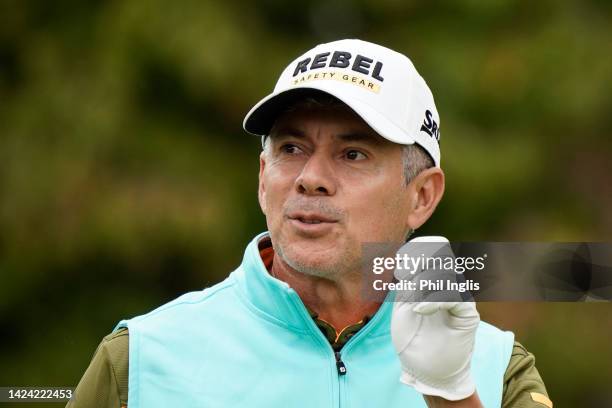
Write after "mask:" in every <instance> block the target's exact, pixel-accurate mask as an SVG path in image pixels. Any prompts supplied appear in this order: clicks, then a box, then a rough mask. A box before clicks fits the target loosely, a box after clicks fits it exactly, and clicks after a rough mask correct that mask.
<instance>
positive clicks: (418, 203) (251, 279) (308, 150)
mask: <svg viewBox="0 0 612 408" xmlns="http://www.w3.org/2000/svg"><path fill="white" fill-rule="evenodd" d="M244 127H245V129H246V130H247V131H248V132H250V133H253V134H256V135H261V136H262V137H263V140H262V141H263V152H262V153H261V156H260V172H259V203H260V205H261V209H262V211H263V213H264V214H265V216H266V220H267V225H268V229H269V233H263V234H260V235H258V236H257V237H255V239H254V240H253V241H252V242H251V243H250V244H249V245H248V247H247V249H246V252H245V255H244V260H243V262H242V265H241V266H240V267H239V268H238V269H236V270H235V271H234V272H232V273H231V274H230V276H229V277H228V278H227V279H226V280H224V281H223V282H221V283H219V284H217V285H215V286H213V287H211V288H207V289H205V290H204V291H201V292H193V293H189V294H186V295H183V296H181V297H180V298H178V299H176V300H174V301H173V302H170V303H169V304H166V305H164V306H162V307H160V308H158V309H156V310H154V311H152V312H150V313H149V314H147V315H144V316H140V317H137V318H134V319H130V320H127V321H122V322H120V323H119V325H118V326H117V328H116V330H115V331H114V332H113V333H112V334H110V335H109V336H107V337H106V338H105V339H104V340H103V342H102V343H101V345H100V346H99V347H98V350H97V351H96V354H95V356H94V358H93V360H92V363H91V365H90V367H89V368H88V370H87V372H86V373H85V375H84V377H83V379H82V380H81V382H80V383H79V386H78V387H77V390H76V393H75V399H74V401H72V402H71V403H69V404H68V406H71V407H119V406H126V405H127V404H129V406H130V407H131V408H136V407H147V408H148V407H170V406H180V407H192V406H193V407H227V406H232V407H234V406H249V407H259V406H262V407H263V406H265V407H321V406H351V407H361V406H364V407H365V406H367V407H373V406H374V407H377V406H380V407H410V406H414V407H418V406H429V407H445V406H453V407H480V406H487V407H493V406H503V407H519V406H520V407H540V408H542V407H545V406H548V407H551V406H552V403H551V402H550V400H549V399H548V398H547V394H546V389H545V387H544V384H543V382H542V380H541V378H540V376H539V374H538V372H537V370H536V368H535V365H534V358H533V356H532V355H531V354H529V353H528V352H527V351H526V350H525V349H524V348H523V347H522V346H521V345H520V344H518V343H516V342H514V341H513V335H512V334H511V333H508V332H502V331H500V330H498V329H496V328H494V327H492V326H490V325H487V324H486V323H482V322H480V321H479V316H478V313H477V311H476V309H475V306H474V304H473V303H468V302H464V303H461V302H458V303H411V302H400V301H398V302H396V304H395V305H394V304H393V302H390V301H387V302H382V301H381V299H372V298H368V297H364V296H362V294H361V289H362V284H363V280H364V275H363V274H362V272H361V264H362V256H363V255H362V244H363V243H365V242H379V243H402V242H404V241H405V239H406V237H407V236H409V235H410V234H411V233H412V231H414V230H415V229H417V228H418V227H420V226H421V225H423V223H425V222H426V221H427V219H428V218H429V217H430V216H431V214H432V213H433V212H434V210H435V208H436V206H437V204H438V203H439V201H440V199H441V198H442V194H443V192H444V173H443V172H442V170H441V168H440V150H439V138H440V120H439V116H438V113H437V110H436V107H435V105H434V101H433V96H432V95H431V92H430V91H429V88H428V87H427V85H426V84H425V81H424V80H423V79H422V77H421V76H420V75H419V74H418V73H417V71H416V70H415V68H414V66H413V65H412V63H411V62H410V60H409V59H408V58H406V57H405V56H403V55H401V54H399V53H396V52H394V51H392V50H389V49H387V48H384V47H381V46H378V45H375V44H372V43H368V42H363V41H359V40H342V41H336V42H332V43H328V44H322V45H319V46H317V47H315V48H314V49H312V50H310V51H308V52H306V53H305V54H304V55H302V56H301V57H299V58H297V59H296V60H295V61H293V62H292V63H290V64H289V66H288V67H287V68H286V69H285V70H284V72H283V73H282V74H281V77H280V79H279V80H278V83H277V85H276V88H275V90H274V92H273V93H272V94H271V95H269V96H268V97H266V98H264V99H263V100H262V101H260V102H259V103H258V104H257V105H256V106H255V107H254V108H253V109H252V110H251V111H250V112H249V113H248V114H247V116H246V118H245V121H244ZM425 240H426V239H425ZM398 247H399V244H398ZM384 276H386V277H385V279H386V281H391V280H392V279H393V276H387V275H384ZM387 300H392V299H387ZM128 331H129V335H128Z"/></svg>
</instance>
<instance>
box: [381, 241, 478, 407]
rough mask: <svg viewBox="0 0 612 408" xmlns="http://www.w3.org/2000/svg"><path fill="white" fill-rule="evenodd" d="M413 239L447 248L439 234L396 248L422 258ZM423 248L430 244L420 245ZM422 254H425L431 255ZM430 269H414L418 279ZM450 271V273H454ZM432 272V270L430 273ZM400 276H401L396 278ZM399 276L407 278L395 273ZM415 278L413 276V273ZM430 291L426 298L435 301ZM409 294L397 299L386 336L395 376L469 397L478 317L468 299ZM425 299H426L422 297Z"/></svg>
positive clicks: (431, 391) (445, 394)
mask: <svg viewBox="0 0 612 408" xmlns="http://www.w3.org/2000/svg"><path fill="white" fill-rule="evenodd" d="M415 242H438V243H441V244H442V245H441V246H444V248H446V249H443V250H442V251H444V250H446V251H447V252H448V251H450V254H451V255H452V250H450V245H449V243H448V240H446V238H443V237H422V238H416V239H414V240H412V241H410V242H409V243H407V244H406V245H405V246H404V247H402V249H400V251H399V252H402V251H403V252H404V253H406V252H407V253H408V254H409V255H413V256H421V255H422V254H423V252H424V251H423V248H424V246H423V245H421V246H420V247H419V249H418V250H417V251H418V252H416V253H411V251H412V252H415V250H414V249H413V248H412V249H411V246H410V243H415ZM425 245H426V246H425V248H435V245H433V246H432V245H429V244H425ZM433 252H436V251H435V250H433V249H432V250H431V253H429V254H425V255H426V256H428V255H432V253H433ZM428 272H429V271H417V274H416V275H418V276H419V278H421V279H422V278H423V277H425V278H426V276H427V275H425V276H423V274H427V273H428ZM453 273H454V272H453ZM434 274H435V272H434ZM398 275H400V276H398ZM396 277H397V278H398V279H407V277H406V276H405V275H402V273H401V272H400V273H398V271H396ZM413 277H414V276H413ZM435 295H436V294H435V293H431V294H429V295H428V298H431V299H440V297H436V296H435ZM411 300H414V298H411V297H410V296H408V297H405V296H404V297H402V296H399V297H396V302H395V304H394V307H393V315H392V318H391V336H392V339H393V344H394V346H395V349H396V351H397V353H398V356H399V359H400V363H401V366H402V375H401V377H400V380H401V381H402V382H403V383H405V384H408V385H410V386H412V387H414V388H415V389H416V390H417V391H418V392H420V393H422V394H425V395H435V396H439V397H442V398H444V399H446V400H451V401H457V400H461V399H464V398H467V397H469V396H470V395H472V394H473V393H474V391H475V390H476V386H475V384H474V380H473V379H472V375H471V372H470V362H471V359H472V351H473V349H474V340H475V335H476V328H477V327H478V324H479V322H480V315H479V314H478V311H477V310H476V305H475V303H473V302H414V301H411ZM426 300H427V298H426Z"/></svg>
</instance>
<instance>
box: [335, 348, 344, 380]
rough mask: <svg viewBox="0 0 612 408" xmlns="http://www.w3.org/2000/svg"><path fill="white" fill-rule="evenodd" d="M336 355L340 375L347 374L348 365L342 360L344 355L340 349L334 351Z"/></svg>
mask: <svg viewBox="0 0 612 408" xmlns="http://www.w3.org/2000/svg"><path fill="white" fill-rule="evenodd" d="M334 354H335V356H336V368H337V369H338V375H345V374H346V366H345V365H344V361H342V356H341V355H340V352H339V351H336V352H334Z"/></svg>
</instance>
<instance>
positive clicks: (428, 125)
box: [421, 109, 440, 143]
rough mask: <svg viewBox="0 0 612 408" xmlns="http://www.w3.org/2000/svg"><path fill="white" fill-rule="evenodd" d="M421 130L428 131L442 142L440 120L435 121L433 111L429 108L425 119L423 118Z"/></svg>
mask: <svg viewBox="0 0 612 408" xmlns="http://www.w3.org/2000/svg"><path fill="white" fill-rule="evenodd" d="M421 132H425V133H427V134H428V135H429V136H431V137H433V138H435V139H436V141H437V142H438V143H440V126H438V122H436V121H435V119H434V118H433V113H432V112H431V111H430V110H429V109H427V110H426V111H425V120H423V124H422V125H421Z"/></svg>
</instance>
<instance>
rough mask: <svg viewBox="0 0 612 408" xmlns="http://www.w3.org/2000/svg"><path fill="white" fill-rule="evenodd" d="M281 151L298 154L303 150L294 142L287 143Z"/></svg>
mask: <svg viewBox="0 0 612 408" xmlns="http://www.w3.org/2000/svg"><path fill="white" fill-rule="evenodd" d="M281 151H282V152H283V153H288V154H298V153H300V152H301V150H300V148H299V147H297V146H296V145H294V144H285V145H283V146H281Z"/></svg>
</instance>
